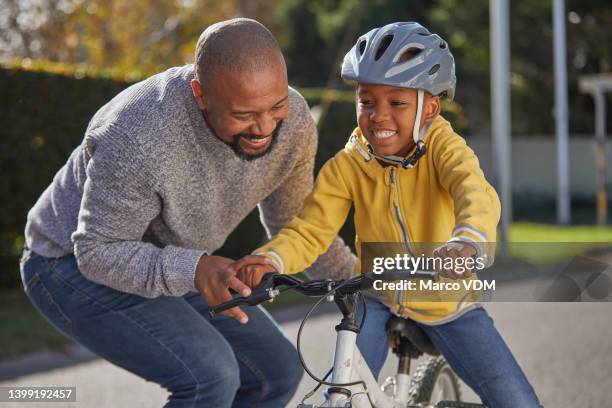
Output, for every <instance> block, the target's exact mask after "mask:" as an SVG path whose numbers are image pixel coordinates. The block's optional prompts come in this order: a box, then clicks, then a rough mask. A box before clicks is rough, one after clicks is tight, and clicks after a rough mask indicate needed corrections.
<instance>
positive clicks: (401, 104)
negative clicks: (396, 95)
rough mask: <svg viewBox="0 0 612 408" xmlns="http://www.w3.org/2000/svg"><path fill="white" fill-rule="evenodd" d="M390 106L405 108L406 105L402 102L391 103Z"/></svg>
mask: <svg viewBox="0 0 612 408" xmlns="http://www.w3.org/2000/svg"><path fill="white" fill-rule="evenodd" d="M391 105H393V106H406V105H407V103H406V102H403V101H392V102H391Z"/></svg>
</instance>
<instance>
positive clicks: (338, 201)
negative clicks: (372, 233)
mask: <svg viewBox="0 0 612 408" xmlns="http://www.w3.org/2000/svg"><path fill="white" fill-rule="evenodd" d="M351 204H352V200H351V196H350V193H349V190H348V188H347V186H346V184H345V183H344V180H343V179H342V176H341V174H340V169H338V165H337V163H336V161H335V159H331V160H329V161H328V162H327V163H326V164H325V165H324V166H323V168H322V169H321V171H320V172H319V176H318V177H317V181H316V183H315V187H314V191H313V192H312V193H311V194H310V195H309V196H308V197H307V198H306V200H305V201H304V208H303V209H302V211H301V213H300V215H298V216H296V217H294V218H293V219H292V220H291V221H289V223H288V224H287V225H286V226H285V227H284V228H283V229H282V230H281V231H280V232H279V233H278V234H277V235H276V236H275V237H274V238H273V239H272V241H270V242H268V243H267V244H266V245H264V246H262V247H261V248H259V249H257V250H256V251H255V253H256V254H260V255H265V256H267V257H268V258H270V259H271V260H272V261H273V262H274V265H275V267H276V269H277V270H278V271H279V272H280V273H287V274H293V273H297V272H301V271H302V270H304V269H306V268H307V267H309V266H310V265H311V264H312V263H313V262H314V261H315V260H316V259H317V257H319V255H321V254H323V253H324V252H326V251H327V253H326V254H325V256H326V257H334V256H338V255H340V256H341V257H342V258H343V259H344V260H341V261H342V262H343V264H341V265H338V259H334V258H331V259H329V261H331V262H332V263H336V267H338V266H339V267H340V268H342V269H341V272H342V274H341V275H342V276H339V274H338V269H336V270H325V269H324V268H321V266H324V262H325V261H326V259H325V258H323V257H321V258H320V259H319V261H318V263H319V265H318V267H319V270H318V271H317V272H318V274H317V275H321V276H326V277H331V276H333V277H347V276H348V275H349V274H352V272H353V271H352V268H353V265H354V256H353V255H352V254H351V253H350V251H349V250H348V248H347V247H346V245H345V244H344V243H343V242H342V241H341V240H340V242H339V243H340V244H341V245H342V246H343V247H344V248H337V249H333V248H330V245H332V243H333V242H334V241H335V242H336V243H338V241H339V240H338V238H337V237H336V235H337V233H338V231H339V230H340V228H341V227H342V225H343V224H344V221H345V220H346V216H347V215H348V212H349V210H350V208H351ZM328 248H330V250H329V251H328ZM338 249H339V250H338ZM347 254H348V255H349V256H350V258H348V259H347V256H346V255H347ZM321 261H323V262H321ZM322 264H323V265H322ZM349 268H350V269H349ZM311 277H312V276H311Z"/></svg>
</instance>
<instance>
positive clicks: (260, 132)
mask: <svg viewBox="0 0 612 408" xmlns="http://www.w3.org/2000/svg"><path fill="white" fill-rule="evenodd" d="M275 128H276V120H274V118H273V117H272V116H271V115H261V116H260V117H259V118H257V120H256V121H255V123H254V124H253V127H252V130H251V132H252V133H253V134H255V135H257V136H268V135H269V134H270V133H272V132H273V131H274V129H275Z"/></svg>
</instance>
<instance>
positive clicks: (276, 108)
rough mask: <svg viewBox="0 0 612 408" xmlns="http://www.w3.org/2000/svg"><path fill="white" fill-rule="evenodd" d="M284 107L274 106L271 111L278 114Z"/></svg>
mask: <svg viewBox="0 0 612 408" xmlns="http://www.w3.org/2000/svg"><path fill="white" fill-rule="evenodd" d="M283 108H284V106H283V105H276V106H273V107H272V111H273V112H278V111H279V110H281V109H283Z"/></svg>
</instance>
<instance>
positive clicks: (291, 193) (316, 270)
mask: <svg viewBox="0 0 612 408" xmlns="http://www.w3.org/2000/svg"><path fill="white" fill-rule="evenodd" d="M291 92H294V91H291ZM292 101H293V102H294V103H295V114H296V115H297V118H299V122H300V123H298V124H297V125H296V129H298V130H297V131H296V132H295V133H294V134H293V137H294V139H295V146H294V148H295V149H297V150H299V151H300V152H301V153H300V160H299V162H298V163H297V164H296V165H295V166H294V167H293V168H292V169H291V173H290V174H289V175H288V176H287V177H286V179H285V181H284V182H283V183H282V184H281V185H280V186H279V187H278V188H277V189H276V190H275V191H274V192H273V193H272V194H270V195H269V196H268V197H267V198H265V199H264V200H263V201H262V202H261V203H260V205H259V212H260V215H261V221H262V224H263V226H264V228H265V230H266V233H267V236H268V238H271V237H272V236H274V235H276V234H278V232H279V231H280V230H281V228H283V227H284V226H285V224H287V223H288V222H289V221H290V220H291V219H292V218H293V217H294V216H296V215H298V214H299V213H300V211H301V210H302V208H303V205H304V200H305V199H306V197H307V196H308V194H310V193H311V192H312V187H313V180H314V176H313V170H314V163H315V154H316V152H317V142H318V135H317V127H316V124H315V122H314V120H313V119H312V116H311V115H310V111H309V109H308V105H307V104H306V101H304V99H303V98H302V97H301V96H299V95H298V97H297V98H294V99H292ZM354 269H355V256H354V255H353V254H352V252H351V250H350V248H349V247H348V246H347V245H346V244H345V243H344V241H343V240H342V239H341V238H339V237H335V238H334V239H333V240H332V242H331V245H329V249H328V250H327V252H326V253H324V254H323V255H321V256H320V257H319V258H318V259H317V260H316V262H315V263H314V264H313V265H312V267H310V268H309V269H308V270H307V271H306V274H307V275H308V276H309V277H310V278H311V279H318V278H324V277H330V278H334V279H340V278H347V277H349V276H351V275H352V274H353V273H354Z"/></svg>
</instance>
